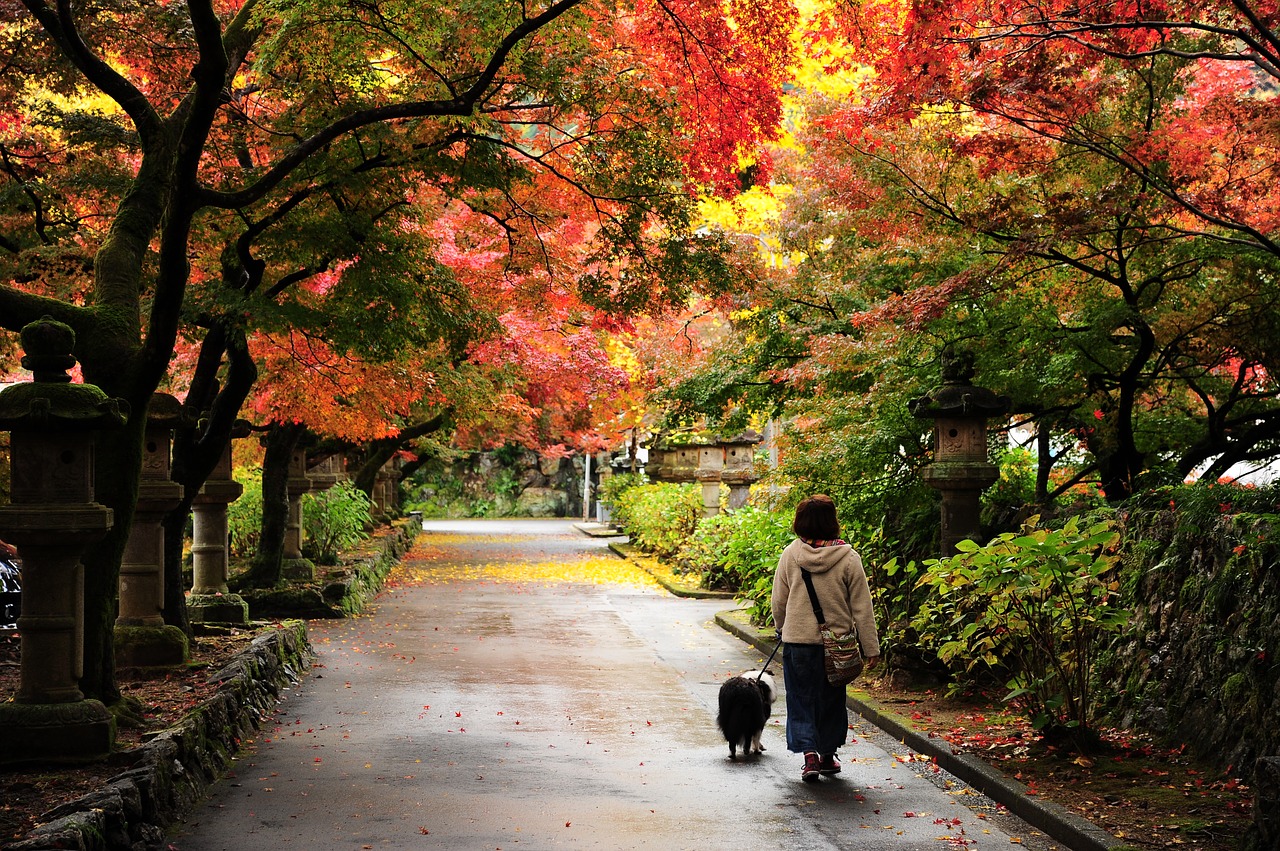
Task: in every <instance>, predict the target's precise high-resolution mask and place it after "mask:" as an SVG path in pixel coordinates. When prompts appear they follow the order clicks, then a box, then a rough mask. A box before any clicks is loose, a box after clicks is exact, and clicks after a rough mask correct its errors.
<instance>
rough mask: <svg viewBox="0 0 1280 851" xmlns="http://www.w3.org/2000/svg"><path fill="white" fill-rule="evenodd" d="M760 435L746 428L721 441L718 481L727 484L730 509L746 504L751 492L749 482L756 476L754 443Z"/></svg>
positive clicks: (759, 439) (758, 439) (757, 441)
mask: <svg viewBox="0 0 1280 851" xmlns="http://www.w3.org/2000/svg"><path fill="white" fill-rule="evenodd" d="M761 439H762V438H761V437H760V435H759V434H757V433H756V432H755V431H752V430H750V429H748V430H747V431H744V432H743V433H742V434H739V435H737V436H735V437H730V438H727V439H725V440H724V441H722V446H723V447H724V469H723V470H722V471H721V472H720V481H722V482H724V483H725V484H726V485H728V486H729V502H728V508H729V510H730V511H732V510H734V509H736V508H741V507H742V506H744V505H746V504H747V497H748V496H749V495H750V493H751V483H752V482H754V481H755V480H756V479H757V478H758V477H757V476H756V471H755V454H756V444H757V443H759V442H760V441H761Z"/></svg>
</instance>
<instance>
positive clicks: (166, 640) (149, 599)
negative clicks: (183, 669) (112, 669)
mask: <svg viewBox="0 0 1280 851" xmlns="http://www.w3.org/2000/svg"><path fill="white" fill-rule="evenodd" d="M183 417H184V412H183V408H182V404H181V403H180V402H179V401H178V400H177V399H175V398H174V397H173V396H170V395H169V394H168V393H156V394H154V395H153V396H152V397H151V404H150V405H149V406H148V408H147V431H146V436H145V438H144V440H143V455H142V478H141V481H140V482H139V483H138V502H137V506H136V507H135V508H134V512H133V525H131V526H130V527H129V538H128V540H127V541H126V542H125V548H124V560H123V561H122V562H121V564H120V613H119V615H118V616H117V617H116V636H115V644H116V665H117V667H151V666H160V665H180V664H182V663H183V662H185V661H186V660H187V636H186V633H184V632H183V631H182V630H181V629H179V628H178V627H176V626H172V625H170V624H166V623H165V622H164V616H163V615H162V612H163V610H164V526H163V525H162V523H163V521H164V518H165V515H166V514H168V513H169V512H170V511H172V510H173V509H174V508H176V507H177V506H178V504H179V503H180V502H182V485H180V484H178V483H177V482H175V481H173V480H172V479H170V478H169V464H170V453H169V449H170V445H171V444H172V442H173V429H174V428H175V427H176V426H178V425H179V424H180V423H181V421H182V419H183Z"/></svg>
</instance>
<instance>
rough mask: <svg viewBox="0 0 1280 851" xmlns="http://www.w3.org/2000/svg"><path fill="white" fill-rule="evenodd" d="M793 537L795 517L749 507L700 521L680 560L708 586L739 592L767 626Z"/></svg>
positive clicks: (755, 616) (755, 618) (759, 621)
mask: <svg viewBox="0 0 1280 851" xmlns="http://www.w3.org/2000/svg"><path fill="white" fill-rule="evenodd" d="M791 538H792V535H791V524H790V515H788V514H783V513H778V512H775V511H769V510H767V509H764V508H758V507H756V506H744V507H742V508H739V509H737V510H735V511H730V512H726V513H723V514H717V515H716V516H715V517H708V518H705V519H703V520H702V521H700V522H699V523H698V525H697V528H696V530H695V531H694V534H693V536H692V537H691V538H689V540H687V541H686V542H685V544H684V545H683V546H682V547H681V548H680V553H679V556H678V558H679V561H680V564H681V565H682V566H684V568H685V569H686V570H688V571H691V572H697V573H700V574H701V575H702V584H703V585H704V586H706V587H708V588H728V589H730V590H732V591H735V592H737V595H738V597H739V599H741V600H744V601H745V602H746V603H747V606H748V611H749V612H750V614H751V619H752V621H753V622H754V623H757V624H760V625H762V626H767V625H768V623H769V622H770V621H771V620H772V613H771V612H770V610H769V599H770V595H771V591H772V588H773V574H774V571H775V570H776V569H777V566H778V554H779V553H780V552H782V549H783V547H785V546H786V545H787V544H788V543H790V541H791Z"/></svg>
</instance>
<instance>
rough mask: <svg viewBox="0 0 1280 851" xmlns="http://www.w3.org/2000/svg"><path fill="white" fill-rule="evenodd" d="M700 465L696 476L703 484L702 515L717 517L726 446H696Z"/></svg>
mask: <svg viewBox="0 0 1280 851" xmlns="http://www.w3.org/2000/svg"><path fill="white" fill-rule="evenodd" d="M695 448H696V449H697V452H698V467H697V469H696V470H695V471H694V474H693V475H694V478H696V479H697V480H698V482H699V483H700V484H701V485H702V516H703V517H715V516H716V515H717V514H719V513H720V472H721V470H723V469H724V446H722V445H721V444H719V443H712V444H710V445H706V446H698V447H695Z"/></svg>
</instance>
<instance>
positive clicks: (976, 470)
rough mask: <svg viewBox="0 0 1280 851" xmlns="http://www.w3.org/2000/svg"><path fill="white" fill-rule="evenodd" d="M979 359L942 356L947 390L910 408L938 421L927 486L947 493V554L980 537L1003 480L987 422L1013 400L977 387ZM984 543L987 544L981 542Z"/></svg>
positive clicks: (944, 533)
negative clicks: (985, 509)
mask: <svg viewBox="0 0 1280 851" xmlns="http://www.w3.org/2000/svg"><path fill="white" fill-rule="evenodd" d="M972 379H973V356H972V355H971V354H969V353H967V352H960V353H956V352H953V351H951V350H947V351H945V352H943V356H942V386H941V387H939V388H937V389H936V390H933V391H932V392H930V393H928V394H927V395H925V396H921V397H920V398H919V399H913V400H911V402H909V403H908V408H909V409H910V410H911V413H912V414H914V415H915V416H917V417H920V418H922V419H929V418H931V419H933V420H934V430H933V433H934V441H933V463H932V464H930V465H929V466H928V467H926V468H925V470H924V480H925V482H926V483H928V485H929V486H930V487H934V488H937V489H938V490H940V491H941V492H942V554H943V555H944V556H950V555H954V554H955V553H956V544H958V543H959V542H960V541H963V540H965V539H967V538H968V539H972V538H976V537H978V535H979V534H980V530H981V522H980V513H981V497H982V491H983V490H985V489H986V488H987V487H988V486H990V485H991V484H992V483H994V482H995V480H996V479H997V478H999V470H998V469H997V468H996V466H995V465H994V464H992V463H990V462H989V461H988V460H987V419H988V418H989V417H994V416H999V415H1001V414H1004V413H1007V412H1008V410H1009V397H1007V396H997V395H996V394H995V393H994V392H992V391H991V390H987V389H986V388H983V387H975V386H974V385H973V382H972ZM979 543H981V542H979Z"/></svg>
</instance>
